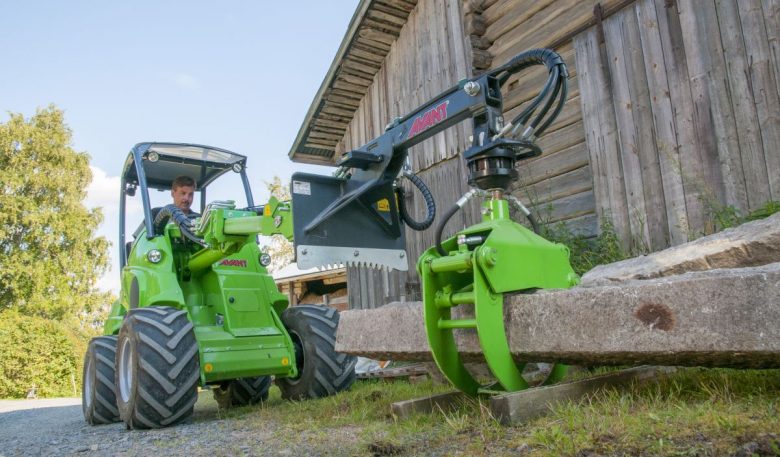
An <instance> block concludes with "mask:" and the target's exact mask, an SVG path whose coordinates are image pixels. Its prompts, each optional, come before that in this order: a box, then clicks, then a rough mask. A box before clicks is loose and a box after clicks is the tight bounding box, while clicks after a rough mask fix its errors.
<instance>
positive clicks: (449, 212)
mask: <svg viewBox="0 0 780 457" xmlns="http://www.w3.org/2000/svg"><path fill="white" fill-rule="evenodd" d="M486 194H487V192H485V191H483V190H480V189H471V190H470V191H468V192H466V194H465V195H463V196H462V197H460V199H458V201H456V202H455V204H454V205H452V207H450V209H448V210H447V212H446V213H444V216H442V218H441V220H440V221H439V225H438V226H437V227H436V238H435V240H436V252H438V253H439V255H441V256H446V255H447V251H445V250H444V248H443V247H442V245H441V236H442V234H443V233H444V226H445V225H447V222H448V221H449V220H450V219H451V218H452V216H454V215H455V213H457V212H458V210H459V209H461V208H463V206H465V205H466V203H467V202H468V201H469V200H471V199H472V197H474V196H475V195H486Z"/></svg>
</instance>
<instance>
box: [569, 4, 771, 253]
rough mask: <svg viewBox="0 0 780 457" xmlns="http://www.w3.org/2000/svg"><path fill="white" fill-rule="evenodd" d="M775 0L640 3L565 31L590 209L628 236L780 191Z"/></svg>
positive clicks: (665, 236) (681, 224)
mask: <svg viewBox="0 0 780 457" xmlns="http://www.w3.org/2000/svg"><path fill="white" fill-rule="evenodd" d="M778 5H780V2H778V1H777V0H764V1H762V0H739V1H736V0H679V1H677V2H675V1H671V0H639V1H637V2H636V3H634V4H632V5H630V6H629V7H627V8H624V9H622V10H621V11H619V12H618V13H616V14H615V15H614V16H611V17H609V18H606V19H605V20H604V21H603V23H602V24H601V26H596V27H593V28H591V29H589V30H587V31H585V32H583V33H582V34H580V35H578V36H577V37H576V38H575V40H574V48H575V54H576V59H577V62H578V74H579V83H580V92H581V102H582V111H583V117H584V127H585V132H586V138H587V145H588V150H589V151H590V161H589V162H590V167H591V169H592V170H593V173H592V174H593V181H594V194H595V201H596V210H597V213H598V215H599V217H600V218H602V219H603V218H610V219H611V220H612V222H613V224H614V226H615V229H616V230H617V231H618V233H619V234H620V235H621V237H622V238H623V240H624V241H625V242H626V244H627V245H631V246H633V247H635V248H640V249H647V250H652V251H655V250H658V249H661V248H664V247H667V246H669V245H676V244H680V243H683V242H686V241H688V240H689V239H693V238H696V237H698V236H701V235H703V234H706V233H711V232H712V230H713V212H714V211H716V210H717V209H718V208H722V207H724V206H725V205H731V206H733V207H735V208H736V209H738V210H739V211H741V212H743V213H744V212H746V211H749V210H751V209H756V208H758V207H760V206H762V205H763V204H765V203H766V202H767V201H768V200H770V199H773V200H779V199H780V102H779V100H780V95H779V93H780V91H779V90H778V87H780V85H779V84H778V81H779V78H780V64H779V63H778V57H779V53H778V39H777V35H778V30H780V23H779V22H778V17H780V13H778V10H779V9H780V7H779V6H778Z"/></svg>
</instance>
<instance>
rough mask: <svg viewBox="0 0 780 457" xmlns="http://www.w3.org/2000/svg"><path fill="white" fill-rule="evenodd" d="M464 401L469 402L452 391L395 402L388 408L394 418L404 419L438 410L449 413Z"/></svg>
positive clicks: (463, 396)
mask: <svg viewBox="0 0 780 457" xmlns="http://www.w3.org/2000/svg"><path fill="white" fill-rule="evenodd" d="M465 401H469V397H468V395H466V394H464V393H462V392H456V391H453V392H445V393H443V394H438V395H431V396H429V397H422V398H415V399H412V400H404V401H399V402H395V403H393V404H392V405H390V407H391V409H392V412H393V416H394V417H396V418H398V419H405V418H407V417H409V416H411V415H413V414H429V413H432V412H433V411H438V410H442V411H450V410H452V409H453V408H457V407H459V406H460V405H462V404H463V402H465Z"/></svg>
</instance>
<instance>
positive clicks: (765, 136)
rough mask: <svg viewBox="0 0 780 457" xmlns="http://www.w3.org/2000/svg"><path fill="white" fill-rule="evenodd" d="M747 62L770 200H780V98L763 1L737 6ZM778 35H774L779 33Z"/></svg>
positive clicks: (742, 0) (747, 0)
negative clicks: (771, 58)
mask: <svg viewBox="0 0 780 457" xmlns="http://www.w3.org/2000/svg"><path fill="white" fill-rule="evenodd" d="M737 7H738V11H739V18H740V21H741V22H742V33H743V35H744V36H743V42H744V45H745V53H746V58H747V62H748V74H749V75H750V80H749V81H748V84H749V86H748V87H749V89H750V92H751V93H752V96H753V97H752V101H753V103H754V105H755V109H756V117H757V119H758V127H759V130H760V132H759V133H760V135H761V143H762V145H763V149H764V156H765V162H766V169H767V172H768V178H769V196H770V198H771V199H773V200H780V94H779V93H778V84H777V81H776V78H777V77H778V75H776V74H774V72H773V69H772V63H771V62H770V48H769V43H768V41H767V36H768V33H767V28H766V25H765V24H764V17H763V16H764V12H763V10H762V8H761V1H760V0H740V1H739V2H737ZM776 32H777V31H775V33H776Z"/></svg>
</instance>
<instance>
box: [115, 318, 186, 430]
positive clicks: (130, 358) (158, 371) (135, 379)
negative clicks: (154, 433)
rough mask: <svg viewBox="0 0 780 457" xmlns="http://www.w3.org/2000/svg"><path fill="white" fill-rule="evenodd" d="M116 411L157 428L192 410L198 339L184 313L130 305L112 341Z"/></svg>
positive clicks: (130, 424) (130, 421)
mask: <svg viewBox="0 0 780 457" xmlns="http://www.w3.org/2000/svg"><path fill="white" fill-rule="evenodd" d="M116 367H117V368H116V387H117V396H116V397H117V398H116V399H117V405H118V407H119V416H120V417H121V418H122V420H123V421H124V422H125V424H127V428H128V429H133V428H136V429H138V428H160V427H166V426H169V425H173V424H176V423H178V422H181V421H183V420H184V419H186V418H188V417H189V416H190V415H191V414H192V410H193V407H194V406H195V402H196V401H197V400H198V381H199V379H200V367H199V362H198V344H197V342H196V341H195V333H194V331H193V327H192V323H191V322H190V321H189V319H187V312H186V311H183V310H178V309H176V308H170V307H166V306H151V307H147V308H137V309H133V310H130V312H129V313H128V314H127V317H125V320H124V322H123V323H122V328H121V329H120V330H119V338H118V340H117V355H116Z"/></svg>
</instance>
